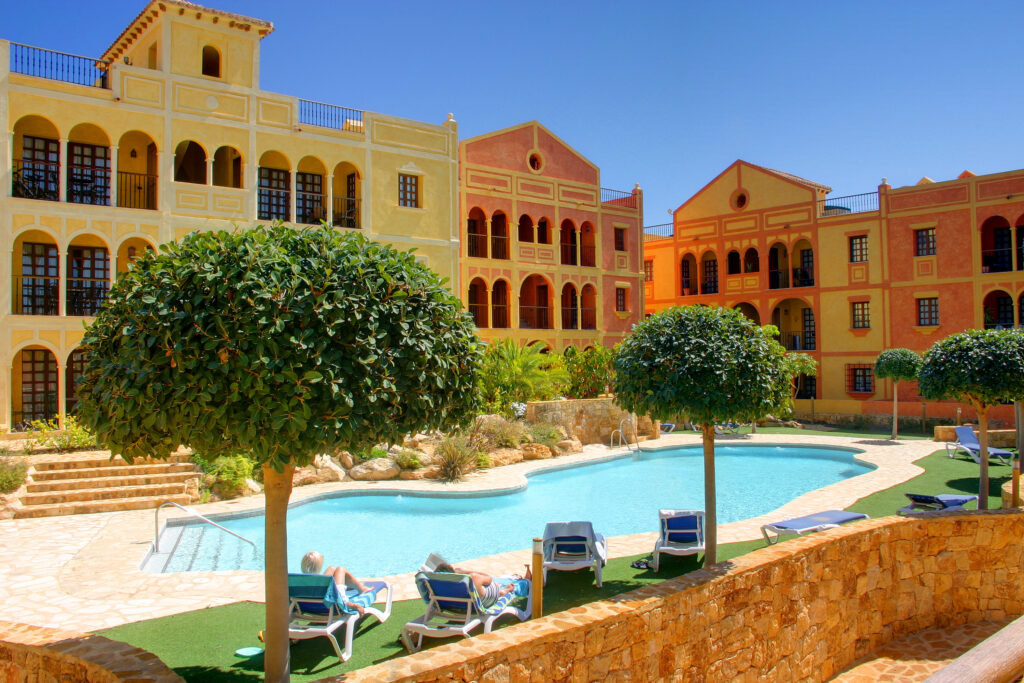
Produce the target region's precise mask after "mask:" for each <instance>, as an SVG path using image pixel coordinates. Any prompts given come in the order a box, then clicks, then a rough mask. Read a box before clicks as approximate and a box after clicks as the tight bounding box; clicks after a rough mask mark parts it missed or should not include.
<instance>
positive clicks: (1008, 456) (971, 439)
mask: <svg viewBox="0 0 1024 683" xmlns="http://www.w3.org/2000/svg"><path fill="white" fill-rule="evenodd" d="M953 431H954V432H956V442H955V443H953V442H949V441H947V442H946V455H948V456H949V457H951V458H952V457H954V456H956V454H957V453H958V452H959V451H960V449H963V450H964V451H966V452H967V454H968V455H969V456H971V457H972V458H973V459H974V462H976V463H978V464H979V465H980V464H981V444H980V443H978V436H977V435H976V434H975V433H974V429H973V428H972V427H967V426H963V427H954V428H953ZM988 457H989V458H998V459H999V462H1001V463H1003V464H1004V465H1009V464H1011V463H1012V462H1013V453H1011V452H1010V451H1008V450H1006V449H1005V448H996V447H995V446H989V447H988Z"/></svg>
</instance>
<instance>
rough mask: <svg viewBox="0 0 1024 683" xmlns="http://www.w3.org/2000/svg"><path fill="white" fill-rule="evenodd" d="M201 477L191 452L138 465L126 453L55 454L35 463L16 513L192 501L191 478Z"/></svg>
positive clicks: (107, 509) (60, 512)
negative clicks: (127, 459)
mask: <svg viewBox="0 0 1024 683" xmlns="http://www.w3.org/2000/svg"><path fill="white" fill-rule="evenodd" d="M199 476H200V474H199V470H198V468H197V467H196V466H195V465H194V464H193V463H192V462H191V461H190V460H189V455H188V454H187V453H175V454H173V455H171V457H169V458H168V459H167V460H136V461H135V462H134V463H132V464H128V463H127V462H125V461H124V460H122V459H121V457H120V456H118V457H116V458H114V459H113V460H111V459H110V458H109V457H104V456H103V455H99V454H97V455H95V456H92V455H90V456H85V457H82V456H79V457H63V458H62V457H60V456H54V459H53V460H44V461H40V462H36V463H35V464H34V465H33V466H32V467H30V468H29V470H28V476H27V478H26V480H25V492H24V493H22V494H21V496H20V497H19V499H18V502H19V503H20V505H19V507H17V508H16V510H15V513H14V517H15V518H16V519H21V518H25V517H53V516H56V515H77V514H84V513H88V512H112V511H116V510H140V509H145V508H155V507H156V506H157V505H159V504H160V503H162V502H163V501H165V500H171V501H174V502H175V503H179V504H181V505H186V504H188V503H189V502H190V500H191V499H190V496H189V494H188V493H186V482H187V481H188V480H189V479H195V478H197V477H199Z"/></svg>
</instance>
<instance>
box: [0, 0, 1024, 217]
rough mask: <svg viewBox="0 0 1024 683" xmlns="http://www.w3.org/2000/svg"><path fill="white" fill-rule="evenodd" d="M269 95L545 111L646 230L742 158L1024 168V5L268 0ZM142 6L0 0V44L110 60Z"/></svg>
mask: <svg viewBox="0 0 1024 683" xmlns="http://www.w3.org/2000/svg"><path fill="white" fill-rule="evenodd" d="M201 4H208V5H210V6H213V7H216V8H218V9H223V10H227V11H231V12H237V13H241V14H247V15H249V16H254V17H259V18H261V19H267V20H270V21H273V22H274V24H275V31H274V33H272V34H271V35H270V36H269V37H267V38H266V39H264V41H263V46H262V58H261V59H262V76H261V79H262V82H261V85H262V87H263V88H265V89H267V90H272V91H276V92H282V93H286V94H290V95H296V96H298V97H305V98H309V99H316V100H321V101H324V102H330V103H333V104H339V105H343V106H350V107H354V108H358V109H367V110H371V111H378V112H382V113H387V114H393V115H398V116H406V117H409V118H413V119H418V120H423V121H430V122H436V123H440V122H442V121H444V119H445V117H446V115H447V113H448V112H453V113H454V114H455V118H456V119H457V120H458V121H459V126H460V135H461V136H462V137H463V138H466V137H472V136H474V135H479V134H481V133H485V132H488V131H491V130H497V129H500V128H504V127H507V126H510V125H514V124H517V123H520V122H523V121H528V120H532V119H537V120H539V121H540V122H541V123H543V124H544V125H546V126H547V127H548V128H550V129H551V130H552V131H554V132H555V133H556V134H557V135H559V136H560V137H561V138H562V139H564V140H565V141H566V142H568V143H569V144H571V145H572V146H573V147H575V148H576V149H577V150H579V151H580V152H581V153H583V154H584V155H585V156H587V157H588V158H590V159H591V160H592V161H593V162H594V163H596V164H597V165H598V166H600V167H601V170H602V184H603V185H604V186H605V187H610V188H615V189H622V190H628V189H630V188H632V186H633V184H634V183H637V182H638V183H640V185H641V186H642V187H643V188H644V192H645V204H646V207H645V208H646V211H645V214H646V215H645V222H646V223H647V224H648V225H651V224H656V223H664V222H667V221H668V220H669V216H668V213H667V210H668V209H670V208H674V207H676V206H678V205H679V204H681V203H682V202H683V201H685V200H686V199H687V198H688V197H690V196H691V195H692V194H693V193H694V192H696V191H697V190H699V189H700V188H701V187H702V186H703V185H704V184H706V183H707V182H708V181H710V180H711V179H712V178H713V177H714V176H715V175H717V174H718V173H719V172H720V171H721V170H722V169H724V168H725V167H726V166H728V165H729V164H730V163H732V162H733V161H734V160H736V159H737V158H742V159H745V160H747V161H751V162H753V163H757V164H762V165H765V166H770V167H772V168H777V169H780V170H784V171H788V172H790V173H795V174H797V175H801V176H804V177H807V178H810V179H812V180H816V181H819V182H823V183H826V184H828V185H830V186H831V187H832V188H833V189H834V190H835V194H837V195H842V194H856V193H860V192H870V191H872V190H874V189H875V188H876V186H877V185H878V183H879V182H880V180H881V178H882V177H883V176H884V177H888V179H889V182H890V183H891V184H892V185H894V186H901V185H908V184H913V183H915V182H917V180H919V179H920V178H921V177H922V176H925V175H927V176H929V177H931V178H933V179H935V180H948V179H951V178H954V177H956V176H957V175H958V174H959V173H960V172H961V171H962V170H964V169H965V168H966V169H971V170H972V171H974V172H976V173H979V174H980V173H995V172H999V171H1005V170H1011V169H1016V168H1020V167H1022V166H1024V155H1022V152H1024V87H1022V83H1024V57H1022V52H1021V50H1022V47H1021V29H1022V28H1024V3H1020V2H1009V1H1008V2H977V1H976V2H971V3H954V2H941V1H940V2H907V1H901V2H856V3H854V2H814V3H811V2H711V1H707V0H703V1H700V2H697V1H693V2H682V1H680V2H659V3H622V2H597V1H594V2H576V1H569V0H546V1H545V2H535V1H533V0H524V1H515V2H511V1H509V2H487V1H483V2H463V1H460V0H455V1H454V2H449V3H442V4H438V3H423V2H406V1H401V2H399V1H390V0H371V1H370V2H326V1H320V2H314V1H313V0H292V1H291V2H287V3H281V2H268V1H265V0H206V1H204V2H202V3H201ZM144 5H145V3H144V2H142V1H141V0H139V1H136V0H131V1H126V0H108V2H105V3H102V5H89V8H90V9H89V10H88V11H86V9H85V7H86V6H85V5H83V4H81V3H78V2H71V1H70V0H66V1H64V2H57V1H55V0H33V2H17V1H14V0H12V1H10V2H4V3H0V37H2V38H5V39H8V40H12V41H15V42H22V43H27V44H30V45H37V46H40V47H48V48H51V49H57V50H63V51H66V52H73V53H77V54H84V55H89V56H93V55H95V56H98V55H99V54H100V53H102V52H103V50H104V49H105V48H106V47H107V46H108V45H109V44H110V43H111V42H112V41H113V39H114V38H116V37H117V35H118V33H120V31H121V29H122V28H124V26H126V25H127V24H128V22H129V21H131V19H133V18H134V17H135V15H136V14H137V13H138V12H139V11H140V10H141V9H142V7H143V6H144Z"/></svg>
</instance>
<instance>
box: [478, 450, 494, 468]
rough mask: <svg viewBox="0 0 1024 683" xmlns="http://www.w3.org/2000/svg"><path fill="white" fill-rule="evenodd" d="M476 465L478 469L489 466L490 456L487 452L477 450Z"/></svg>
mask: <svg viewBox="0 0 1024 683" xmlns="http://www.w3.org/2000/svg"><path fill="white" fill-rule="evenodd" d="M476 466H477V468H478V469H479V468H482V467H490V466H491V456H489V455H488V454H487V453H484V452H483V451H478V452H477V454H476Z"/></svg>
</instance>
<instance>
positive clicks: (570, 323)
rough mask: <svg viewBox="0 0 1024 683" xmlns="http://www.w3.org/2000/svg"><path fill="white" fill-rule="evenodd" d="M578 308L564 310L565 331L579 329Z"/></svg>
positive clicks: (563, 327) (563, 325) (563, 324)
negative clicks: (577, 322)
mask: <svg viewBox="0 0 1024 683" xmlns="http://www.w3.org/2000/svg"><path fill="white" fill-rule="evenodd" d="M578 312H579V309H578V308H575V307H573V308H563V309H562V329H563V330H575V329H577V324H576V321H577V313H578Z"/></svg>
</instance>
